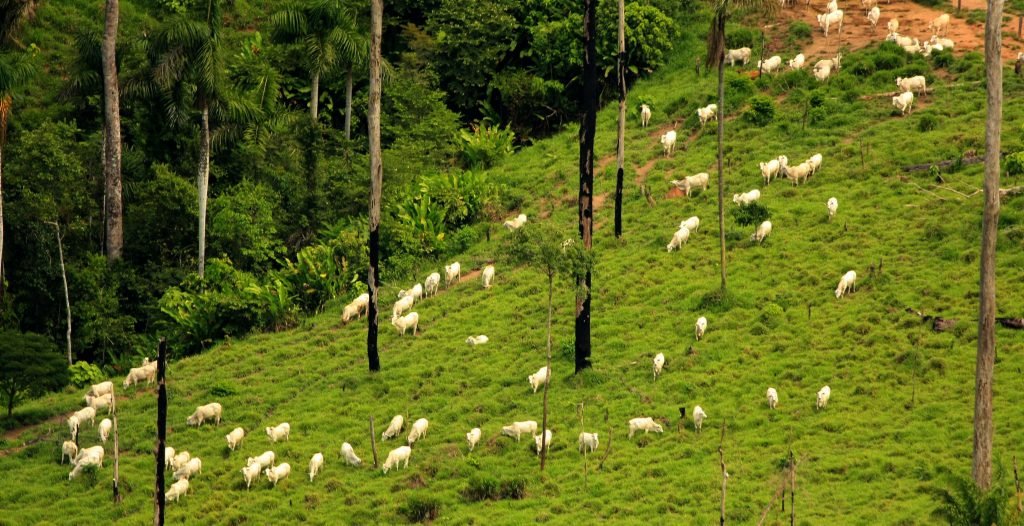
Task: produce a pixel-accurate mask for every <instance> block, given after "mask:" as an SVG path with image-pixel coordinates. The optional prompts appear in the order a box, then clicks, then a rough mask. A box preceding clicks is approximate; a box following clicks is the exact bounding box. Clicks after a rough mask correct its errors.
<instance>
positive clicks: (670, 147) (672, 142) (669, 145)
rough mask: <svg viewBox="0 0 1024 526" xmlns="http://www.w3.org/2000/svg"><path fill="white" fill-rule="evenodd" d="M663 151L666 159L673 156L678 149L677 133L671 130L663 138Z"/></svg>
mask: <svg viewBox="0 0 1024 526" xmlns="http://www.w3.org/2000/svg"><path fill="white" fill-rule="evenodd" d="M661 149H662V150H664V151H665V157H668V156H670V155H672V152H673V151H674V150H675V149H676V131H675V130H669V131H667V132H665V133H664V134H663V135H662V136H661Z"/></svg>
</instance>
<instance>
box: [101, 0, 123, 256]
mask: <svg viewBox="0 0 1024 526" xmlns="http://www.w3.org/2000/svg"><path fill="white" fill-rule="evenodd" d="M119 11H120V7H119V0H107V8H106V20H105V22H104V26H103V46H102V56H103V124H104V126H103V181H104V185H103V188H104V198H103V202H104V207H105V214H104V215H105V216H106V221H105V223H106V241H107V242H106V245H107V260H108V261H117V260H119V259H121V251H122V249H123V248H124V223H123V219H124V218H123V207H122V204H121V100H120V93H119V90H118V82H117V53H116V49H117V24H118V17H119Z"/></svg>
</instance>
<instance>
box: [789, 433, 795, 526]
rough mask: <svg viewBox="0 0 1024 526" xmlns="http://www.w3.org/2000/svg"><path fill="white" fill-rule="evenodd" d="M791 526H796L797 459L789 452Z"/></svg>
mask: <svg viewBox="0 0 1024 526" xmlns="http://www.w3.org/2000/svg"><path fill="white" fill-rule="evenodd" d="M789 484H790V488H789V526H796V459H795V458H794V457H793V450H792V449H790V450H789Z"/></svg>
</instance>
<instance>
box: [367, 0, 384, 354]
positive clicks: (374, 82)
mask: <svg viewBox="0 0 1024 526" xmlns="http://www.w3.org/2000/svg"><path fill="white" fill-rule="evenodd" d="M383 18H384V0H371V1H370V100H369V110H368V111H367V115H366V122H367V124H368V128H369V137H370V247H369V249H370V268H369V271H368V272H367V274H366V286H367V288H368V289H369V290H370V305H369V308H368V309H367V315H366V320H367V325H368V331H367V333H366V358H367V360H368V361H369V362H370V371H379V370H380V356H379V355H378V353H377V299H378V298H377V296H378V292H379V290H378V289H379V287H380V268H379V265H380V193H381V186H382V185H383V183H384V168H383V166H382V165H381V158H380V46H381V27H382V20H383Z"/></svg>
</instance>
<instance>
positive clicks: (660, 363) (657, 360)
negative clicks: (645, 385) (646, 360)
mask: <svg viewBox="0 0 1024 526" xmlns="http://www.w3.org/2000/svg"><path fill="white" fill-rule="evenodd" d="M663 367H665V354H664V353H658V354H657V355H655V357H654V379H655V380H657V379H658V375H659V374H661V369H662V368H663Z"/></svg>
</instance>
